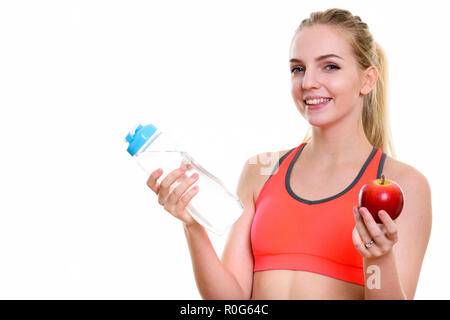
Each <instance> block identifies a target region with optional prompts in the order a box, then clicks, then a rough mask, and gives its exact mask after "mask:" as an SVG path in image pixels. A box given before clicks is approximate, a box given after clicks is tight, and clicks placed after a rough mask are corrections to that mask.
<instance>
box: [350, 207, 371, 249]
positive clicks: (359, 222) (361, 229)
mask: <svg viewBox="0 0 450 320" xmlns="http://www.w3.org/2000/svg"><path fill="white" fill-rule="evenodd" d="M353 214H354V216H355V221H356V229H357V230H358V233H359V235H360V236H361V238H362V241H364V243H366V242H370V241H371V240H372V238H371V236H370V234H369V232H368V231H367V228H366V225H365V224H364V220H363V218H362V217H361V214H360V212H359V210H358V207H356V206H355V207H353Z"/></svg>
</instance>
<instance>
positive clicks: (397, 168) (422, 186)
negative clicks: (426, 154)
mask: <svg viewBox="0 0 450 320" xmlns="http://www.w3.org/2000/svg"><path fill="white" fill-rule="evenodd" d="M383 173H384V175H385V177H386V179H389V180H393V181H395V182H397V183H398V184H399V185H400V186H401V187H402V189H403V192H404V195H405V208H404V211H405V210H406V211H407V212H408V215H406V214H402V215H400V217H399V219H398V220H399V221H401V220H404V219H405V218H407V217H409V218H413V220H415V219H420V220H422V221H423V219H427V220H429V219H431V186H430V183H429V182H428V179H427V178H426V177H425V175H424V174H423V173H422V172H420V171H419V170H417V169H416V168H414V167H413V166H411V165H409V164H406V163H404V162H401V161H399V160H396V159H393V158H392V157H389V156H386V160H385V164H384V168H383Z"/></svg>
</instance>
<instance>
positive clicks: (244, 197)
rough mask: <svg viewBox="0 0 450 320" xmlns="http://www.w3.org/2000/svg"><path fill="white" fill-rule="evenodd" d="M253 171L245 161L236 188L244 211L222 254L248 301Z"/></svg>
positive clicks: (250, 288)
mask: <svg viewBox="0 0 450 320" xmlns="http://www.w3.org/2000/svg"><path fill="white" fill-rule="evenodd" d="M253 170H254V168H253V166H251V165H250V161H249V160H247V161H246V162H245V164H244V167H243V168H242V171H241V175H240V178H239V183H238V187H237V195H238V197H239V199H240V200H241V202H242V205H243V206H244V209H243V212H242V214H241V216H240V217H239V219H238V220H237V221H236V222H235V223H234V224H233V226H232V228H231V230H230V233H229V235H228V239H227V243H226V244H225V247H224V250H223V253H222V263H223V264H224V266H225V267H226V268H227V269H228V270H229V271H230V272H231V273H232V274H233V276H234V277H235V279H236V280H237V282H238V283H239V285H240V286H241V288H242V290H243V292H244V294H245V295H246V296H247V297H248V298H249V299H250V297H251V291H252V284H253V253H252V248H251V242H250V230H251V225H252V221H253V215H254V213H255V206H254V203H253V185H254V183H253V181H254V176H253V173H252V171H253Z"/></svg>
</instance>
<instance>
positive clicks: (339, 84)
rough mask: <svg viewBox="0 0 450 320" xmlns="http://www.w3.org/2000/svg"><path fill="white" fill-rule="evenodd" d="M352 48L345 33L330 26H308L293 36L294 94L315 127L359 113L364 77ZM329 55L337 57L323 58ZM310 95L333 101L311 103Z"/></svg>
mask: <svg viewBox="0 0 450 320" xmlns="http://www.w3.org/2000/svg"><path fill="white" fill-rule="evenodd" d="M351 50H352V48H351V47H350V45H349V43H348V42H347V39H346V38H345V35H344V34H343V33H341V32H340V31H339V30H336V29H333V28H332V27H329V26H324V25H315V26H312V27H307V28H305V29H303V30H302V31H300V32H298V33H297V34H296V35H295V36H294V39H293V40H292V45H291V51H290V71H291V83H292V97H293V99H294V102H295V104H296V106H297V109H298V110H299V111H300V113H301V114H302V115H303V117H305V119H306V120H307V121H308V122H309V123H310V124H311V125H312V126H318V127H324V126H326V125H330V124H332V123H334V122H336V121H337V120H339V119H341V118H342V117H345V116H346V115H349V114H352V115H353V116H355V117H356V116H360V114H361V112H362V105H363V98H364V94H361V90H362V89H363V87H364V78H363V72H362V71H361V69H359V66H358V64H357V61H356V59H355V58H354V56H353V53H352V51H351ZM327 55H335V56H328V57H323V56H327ZM320 57H322V58H320ZM319 58H320V59H319ZM308 96H319V97H324V98H331V100H330V101H329V102H325V103H321V104H318V105H308V104H307V103H305V99H306V98H307V97H308ZM312 102H317V101H312Z"/></svg>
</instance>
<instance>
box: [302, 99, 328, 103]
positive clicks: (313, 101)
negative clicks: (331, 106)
mask: <svg viewBox="0 0 450 320" xmlns="http://www.w3.org/2000/svg"><path fill="white" fill-rule="evenodd" d="M330 100H331V99H330V98H320V99H312V100H305V101H306V104H319V103H324V102H327V101H330Z"/></svg>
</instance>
